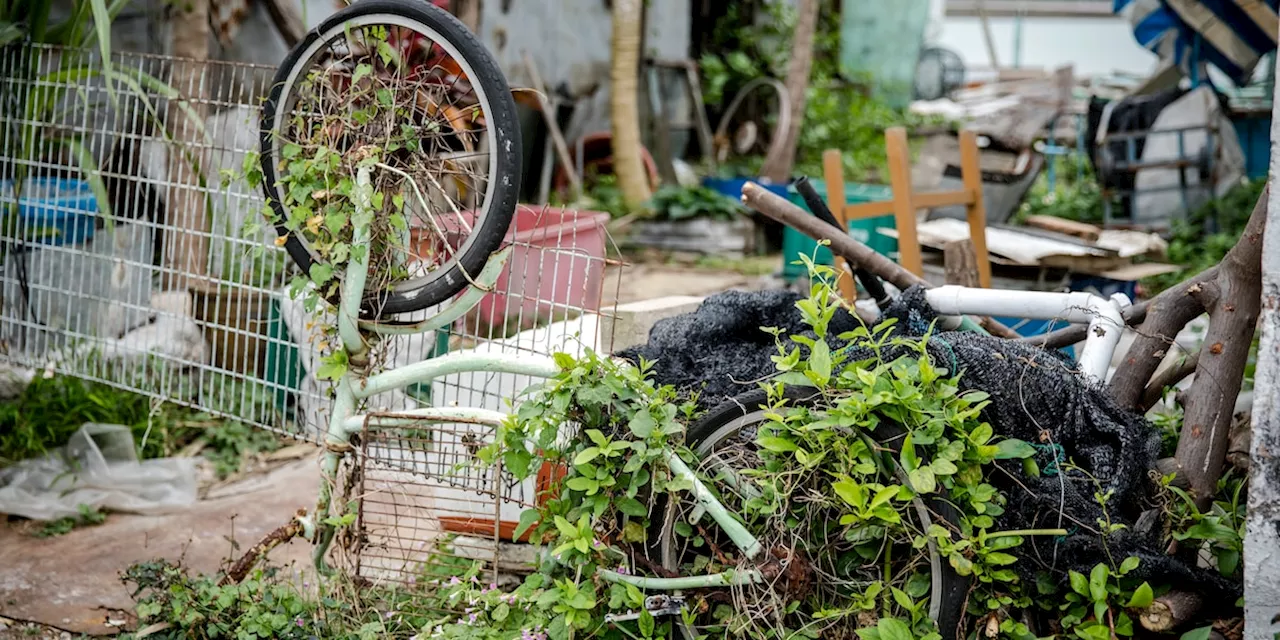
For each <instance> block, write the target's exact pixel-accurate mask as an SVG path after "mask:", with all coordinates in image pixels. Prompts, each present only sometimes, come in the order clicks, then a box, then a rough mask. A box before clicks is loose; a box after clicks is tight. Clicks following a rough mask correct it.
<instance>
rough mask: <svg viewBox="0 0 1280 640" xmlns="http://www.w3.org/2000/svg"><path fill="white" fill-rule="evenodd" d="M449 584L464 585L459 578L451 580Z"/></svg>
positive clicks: (455, 577)
mask: <svg viewBox="0 0 1280 640" xmlns="http://www.w3.org/2000/svg"><path fill="white" fill-rule="evenodd" d="M449 584H462V581H461V580H459V579H458V576H454V577H452V578H449Z"/></svg>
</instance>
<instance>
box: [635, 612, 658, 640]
mask: <svg viewBox="0 0 1280 640" xmlns="http://www.w3.org/2000/svg"><path fill="white" fill-rule="evenodd" d="M637 622H638V623H639V625H640V635H641V637H644V638H652V637H653V628H654V625H655V621H654V619H653V614H651V613H649V611H648V610H647V609H641V610H640V619H639V620H637Z"/></svg>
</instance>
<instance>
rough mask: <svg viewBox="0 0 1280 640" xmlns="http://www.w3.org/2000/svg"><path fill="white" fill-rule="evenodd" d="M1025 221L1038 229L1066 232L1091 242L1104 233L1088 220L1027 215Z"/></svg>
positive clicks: (1029, 225)
mask: <svg viewBox="0 0 1280 640" xmlns="http://www.w3.org/2000/svg"><path fill="white" fill-rule="evenodd" d="M1023 223H1025V224H1026V225H1027V226H1028V227H1036V228H1037V229H1044V230H1046V231H1053V232H1056V233H1064V234H1066V235H1069V236H1074V237H1077V238H1080V239H1082V240H1088V241H1089V242H1095V241H1097V239H1098V237H1099V236H1101V235H1102V229H1100V228H1098V227H1097V226H1096V225H1092V224H1089V223H1087V222H1079V221H1077V220H1068V219H1066V218H1059V217H1057V216H1041V215H1035V216H1027V218H1026V220H1023Z"/></svg>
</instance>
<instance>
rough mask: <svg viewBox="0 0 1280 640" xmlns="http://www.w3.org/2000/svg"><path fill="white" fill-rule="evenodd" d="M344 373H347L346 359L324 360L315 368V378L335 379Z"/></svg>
mask: <svg viewBox="0 0 1280 640" xmlns="http://www.w3.org/2000/svg"><path fill="white" fill-rule="evenodd" d="M346 373H347V363H346V361H345V360H344V361H337V360H333V361H329V362H325V363H324V364H322V365H320V367H319V368H317V369H316V379H317V380H332V381H336V380H338V379H340V378H342V376H343V375H345V374H346Z"/></svg>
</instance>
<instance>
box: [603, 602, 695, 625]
mask: <svg viewBox="0 0 1280 640" xmlns="http://www.w3.org/2000/svg"><path fill="white" fill-rule="evenodd" d="M644 609H645V611H648V612H649V615H651V616H653V617H655V618H660V617H662V616H678V615H680V612H681V611H682V610H684V598H682V597H680V596H665V595H658V596H649V597H647V598H645V599H644ZM639 618H640V612H639V611H628V612H626V613H619V614H612V613H611V614H608V615H606V616H605V617H604V621H605V623H607V624H611V623H615V622H626V621H628V620H638V619H639Z"/></svg>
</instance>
